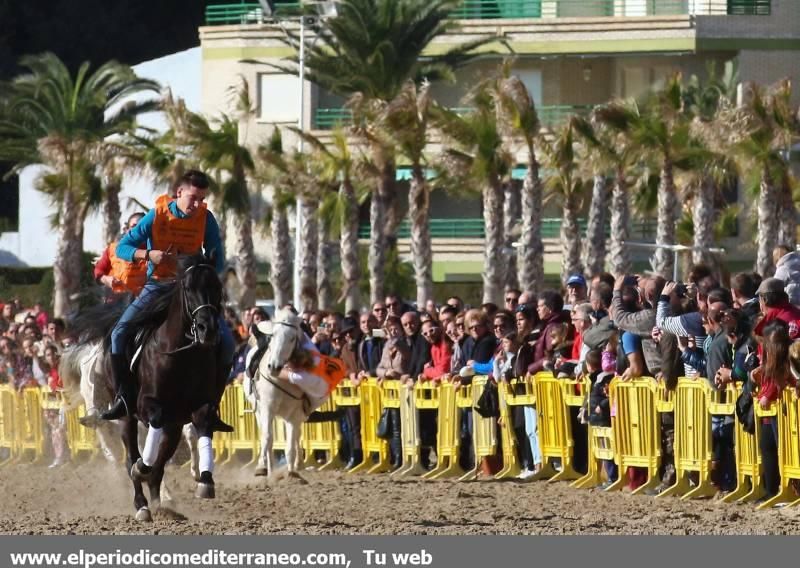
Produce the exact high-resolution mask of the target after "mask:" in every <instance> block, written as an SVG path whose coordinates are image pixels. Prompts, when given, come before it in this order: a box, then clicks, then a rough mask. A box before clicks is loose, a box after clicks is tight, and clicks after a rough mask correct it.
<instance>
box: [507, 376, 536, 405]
mask: <svg viewBox="0 0 800 568" xmlns="http://www.w3.org/2000/svg"><path fill="white" fill-rule="evenodd" d="M506 403H507V404H508V405H509V406H533V405H535V404H536V386H535V385H534V383H533V377H532V376H528V377H523V378H519V379H511V380H510V381H508V388H507V389H506Z"/></svg>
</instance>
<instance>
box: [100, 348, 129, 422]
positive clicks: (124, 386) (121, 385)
mask: <svg viewBox="0 0 800 568" xmlns="http://www.w3.org/2000/svg"><path fill="white" fill-rule="evenodd" d="M111 375H112V379H113V381H114V386H115V387H116V389H117V396H116V398H114V404H113V405H112V406H111V408H109V409H108V410H107V411H106V412H104V413H103V414H101V415H100V418H102V419H103V420H119V419H120V418H125V417H126V416H130V415H131V414H133V411H134V410H135V404H136V387H135V386H134V385H133V377H131V372H130V370H129V369H128V358H127V357H125V355H114V354H113V353H112V354H111Z"/></svg>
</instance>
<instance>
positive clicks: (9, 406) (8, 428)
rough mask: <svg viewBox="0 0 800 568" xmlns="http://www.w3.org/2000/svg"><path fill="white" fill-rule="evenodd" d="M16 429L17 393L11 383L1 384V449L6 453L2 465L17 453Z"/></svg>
mask: <svg viewBox="0 0 800 568" xmlns="http://www.w3.org/2000/svg"><path fill="white" fill-rule="evenodd" d="M16 431H17V393H16V391H15V390H14V387H12V386H11V385H0V450H3V451H4V454H5V455H4V457H3V459H2V461H0V465H2V464H5V463H8V462H9V461H11V459H12V458H13V457H14V456H15V455H16V451H17V440H16Z"/></svg>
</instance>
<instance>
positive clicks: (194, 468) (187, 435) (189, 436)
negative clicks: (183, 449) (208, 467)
mask: <svg viewBox="0 0 800 568" xmlns="http://www.w3.org/2000/svg"><path fill="white" fill-rule="evenodd" d="M183 439H184V440H186V444H187V445H188V446H189V472H190V473H191V474H192V479H194V480H195V481H199V480H200V457H199V456H198V454H197V440H198V437H197V429H196V428H195V427H194V425H193V424H186V425H185V426H184V427H183Z"/></svg>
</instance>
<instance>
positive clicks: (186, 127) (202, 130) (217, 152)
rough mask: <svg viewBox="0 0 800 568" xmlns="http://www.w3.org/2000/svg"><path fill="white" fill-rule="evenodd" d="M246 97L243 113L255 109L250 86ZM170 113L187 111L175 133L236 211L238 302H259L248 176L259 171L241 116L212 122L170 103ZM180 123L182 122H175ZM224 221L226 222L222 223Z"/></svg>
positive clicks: (226, 206) (224, 204) (227, 209)
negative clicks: (216, 180) (245, 143)
mask: <svg viewBox="0 0 800 568" xmlns="http://www.w3.org/2000/svg"><path fill="white" fill-rule="evenodd" d="M239 92H240V93H242V95H241V96H242V97H243V100H240V103H239V112H240V113H241V114H242V115H246V114H248V113H249V112H250V111H249V109H250V108H251V105H250V103H249V101H248V100H247V99H246V97H247V95H246V92H247V89H246V85H245V87H244V88H243V89H241V90H240V91H239ZM165 111H166V112H167V114H170V113H172V114H173V115H174V114H175V113H176V112H182V113H185V114H184V115H183V117H182V121H181V123H180V125H179V126H178V128H179V130H177V131H176V132H175V135H176V137H177V139H178V141H179V142H180V143H182V144H183V145H184V146H185V147H186V148H187V149H188V152H189V153H191V154H192V155H194V156H195V157H196V159H197V160H198V161H199V162H200V163H201V164H202V165H203V167H204V168H206V169H208V170H210V171H211V172H213V173H214V174H216V177H217V178H218V179H219V183H218V184H217V192H218V193H219V200H220V205H221V209H222V213H223V214H228V213H230V214H232V215H231V218H232V221H233V226H234V234H235V238H236V241H235V245H234V252H235V258H236V277H237V279H238V281H239V289H240V296H239V298H236V301H237V303H238V305H239V307H240V309H246V308H249V307H251V306H253V305H255V300H256V285H257V283H258V281H257V274H256V256H255V248H254V246H253V217H252V214H251V203H250V189H249V185H248V175H250V174H251V173H252V172H253V171H254V170H255V164H254V162H253V157H252V155H251V153H250V150H249V149H248V148H247V146H245V145H244V142H243V141H242V140H243V138H245V136H244V135H243V133H241V132H240V129H239V119H238V118H234V117H231V116H229V115H227V114H224V113H223V114H221V115H220V116H219V117H218V118H216V119H214V120H213V121H212V122H209V121H208V120H206V119H205V118H204V117H203V116H201V115H199V114H196V113H193V112H191V111H188V110H186V109H176V108H170V107H169V106H167V107H166V108H165ZM173 122H175V123H177V122H178V121H173ZM221 224H222V222H221Z"/></svg>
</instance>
